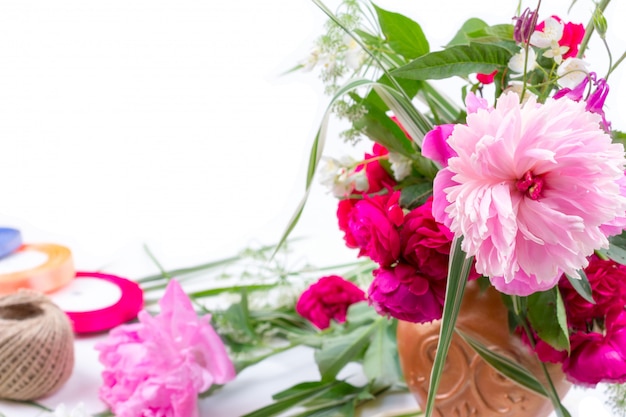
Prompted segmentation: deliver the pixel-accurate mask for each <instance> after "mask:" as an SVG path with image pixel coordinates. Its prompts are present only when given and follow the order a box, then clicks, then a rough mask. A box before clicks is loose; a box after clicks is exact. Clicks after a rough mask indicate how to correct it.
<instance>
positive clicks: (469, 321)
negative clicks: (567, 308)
mask: <svg viewBox="0 0 626 417" xmlns="http://www.w3.org/2000/svg"><path fill="white" fill-rule="evenodd" d="M494 292H495V291H494ZM506 314H507V312H506V308H505V307H504V305H503V304H502V302H501V301H500V298H499V294H497V293H495V294H493V293H491V291H490V293H489V294H484V293H481V292H479V291H478V289H477V288H474V285H471V286H468V289H467V292H466V297H465V298H464V302H463V308H462V310H461V315H460V316H459V320H458V326H459V327H460V328H462V329H463V330H464V331H466V332H470V333H472V336H474V337H480V339H481V341H482V342H483V343H484V344H486V345H487V346H488V347H489V348H490V349H492V350H494V351H497V352H499V353H502V354H505V355H507V356H509V357H510V358H511V359H513V360H514V361H516V362H518V363H521V364H523V365H524V366H525V367H527V368H529V369H530V370H531V372H533V373H534V374H535V375H537V377H538V378H540V379H542V378H541V371H540V365H539V363H538V362H537V361H536V360H535V358H534V354H532V353H530V352H529V351H528V349H527V348H526V347H525V346H523V345H522V343H521V341H520V340H519V338H517V337H515V336H512V335H510V334H509V330H508V325H507V323H506V317H507V316H506ZM439 329H440V325H439V322H433V323H430V324H423V325H420V324H413V323H407V322H400V323H399V325H398V351H399V354H400V361H401V364H402V368H403V372H404V376H405V379H406V382H407V384H408V386H409V388H410V389H411V391H412V392H413V394H414V396H415V397H416V399H417V400H418V403H419V404H420V405H421V406H422V407H424V405H425V403H426V398H427V392H428V385H429V382H430V372H431V369H432V365H433V362H434V357H435V351H436V348H437V342H438V340H439ZM485 333H486V334H485ZM549 370H550V372H551V374H552V375H553V380H554V382H555V384H556V385H557V390H558V391H559V393H560V394H561V395H564V394H565V393H566V392H567V390H568V389H569V383H567V382H566V381H565V378H564V376H563V374H562V372H561V371H560V369H559V368H558V366H552V365H549ZM435 405H436V407H435V413H434V414H435V415H436V416H438V417H449V416H451V417H504V416H506V417H514V416H520V417H521V416H524V417H529V416H532V417H545V416H547V415H548V414H549V413H550V410H551V404H550V402H549V400H547V399H546V398H544V397H542V396H539V395H538V394H535V393H534V392H531V391H528V390H527V389H525V388H523V387H521V386H519V385H518V384H516V383H515V382H513V381H511V380H509V379H507V378H505V377H504V376H503V375H501V374H500V373H498V372H497V371H495V370H494V369H493V368H492V367H491V366H490V365H489V364H487V363H486V362H484V361H483V360H482V358H480V356H478V354H477V353H476V352H474V350H473V349H472V348H471V347H470V346H469V345H467V344H466V343H465V342H464V341H463V340H462V339H461V337H460V336H458V335H456V334H455V335H454V337H453V341H452V344H451V346H450V350H449V352H448V355H447V360H446V365H445V368H444V371H443V375H442V378H441V382H440V386H439V391H438V393H437V396H436V401H435Z"/></svg>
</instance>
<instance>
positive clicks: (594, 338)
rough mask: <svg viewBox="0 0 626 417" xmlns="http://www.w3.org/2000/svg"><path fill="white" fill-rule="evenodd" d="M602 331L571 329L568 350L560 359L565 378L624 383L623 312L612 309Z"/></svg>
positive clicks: (625, 340)
mask: <svg viewBox="0 0 626 417" xmlns="http://www.w3.org/2000/svg"><path fill="white" fill-rule="evenodd" d="M605 327H606V330H605V332H604V333H605V334H604V335H603V334H602V333H596V332H591V333H585V332H575V333H573V334H572V335H571V336H570V342H571V353H570V356H569V358H567V359H566V360H565V361H564V362H563V371H564V372H565V374H566V375H567V378H568V379H569V380H570V381H572V382H574V383H576V384H581V385H587V386H595V385H596V384H598V383H600V382H609V383H624V382H626V311H624V309H623V308H622V309H621V310H618V311H613V312H611V314H609V315H608V316H607V318H606V322H605Z"/></svg>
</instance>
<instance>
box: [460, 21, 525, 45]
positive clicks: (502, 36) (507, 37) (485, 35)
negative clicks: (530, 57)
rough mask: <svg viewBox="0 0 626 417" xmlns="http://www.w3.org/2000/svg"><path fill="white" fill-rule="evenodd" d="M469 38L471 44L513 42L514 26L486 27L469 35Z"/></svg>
mask: <svg viewBox="0 0 626 417" xmlns="http://www.w3.org/2000/svg"><path fill="white" fill-rule="evenodd" d="M467 37H468V40H469V41H470V42H497V41H513V25H510V24H501V25H494V26H484V27H482V28H480V29H477V30H475V31H472V32H470V33H468V34H467ZM517 49H518V50H519V47H517Z"/></svg>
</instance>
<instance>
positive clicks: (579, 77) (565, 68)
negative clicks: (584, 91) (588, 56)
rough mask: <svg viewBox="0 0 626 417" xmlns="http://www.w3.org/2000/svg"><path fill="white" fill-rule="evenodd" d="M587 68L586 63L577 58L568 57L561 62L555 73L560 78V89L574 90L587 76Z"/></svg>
mask: <svg viewBox="0 0 626 417" xmlns="http://www.w3.org/2000/svg"><path fill="white" fill-rule="evenodd" d="M588 66H589V64H588V63H586V62H585V61H583V60H582V59H579V58H574V57H570V58H567V59H566V60H565V61H563V63H562V64H561V65H560V66H559V68H558V69H557V71H556V72H557V74H558V75H559V77H561V78H559V84H560V85H561V87H566V88H574V87H576V86H577V85H578V84H580V83H581V82H582V81H583V80H584V79H585V77H586V76H587V74H589V70H588V69H587V67H588Z"/></svg>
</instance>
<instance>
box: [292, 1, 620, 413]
mask: <svg viewBox="0 0 626 417" xmlns="http://www.w3.org/2000/svg"><path fill="white" fill-rule="evenodd" d="M316 3H317V4H318V5H319V6H320V8H321V9H322V10H323V11H324V12H325V13H326V14H327V15H328V16H329V17H330V19H331V22H332V23H331V25H330V26H329V30H328V33H327V34H325V35H324V36H322V37H321V38H320V39H319V42H318V44H317V45H316V48H315V49H314V51H313V53H312V54H311V55H310V57H309V58H308V59H307V60H305V61H303V63H302V65H301V66H300V67H299V68H301V69H303V70H307V71H308V70H312V69H313V68H315V67H318V68H320V75H321V78H322V80H324V81H325V83H326V85H327V91H328V92H329V93H331V94H333V98H332V100H331V105H330V106H329V110H328V112H327V114H326V116H325V117H326V118H328V117H329V115H330V114H335V115H337V116H339V117H340V118H344V119H347V121H348V124H349V129H348V130H346V131H345V132H343V134H342V135H343V136H344V139H345V140H347V141H351V142H353V143H355V142H357V141H359V140H360V138H363V137H365V138H367V139H369V140H371V141H372V142H373V146H372V147H371V148H370V149H371V150H367V151H366V152H365V154H364V155H363V157H362V158H352V157H341V158H333V157H326V156H323V150H322V148H323V146H324V142H325V140H326V119H325V120H324V122H323V123H322V126H321V127H320V130H319V132H318V135H317V137H316V140H315V143H314V146H313V149H312V152H311V160H310V161H311V162H310V166H309V178H307V180H308V182H307V184H310V182H311V179H312V176H313V173H314V172H315V171H316V170H318V163H320V162H324V163H325V164H324V165H323V166H321V167H319V170H320V173H321V176H322V178H321V182H322V183H324V184H325V185H326V186H328V187H329V189H330V191H331V193H332V194H333V195H334V196H335V197H337V198H338V200H339V201H338V206H337V217H338V225H339V228H340V229H341V230H342V232H343V234H344V239H345V243H346V245H347V246H348V247H350V248H354V249H356V250H358V256H359V257H363V258H367V259H369V260H371V261H373V262H374V263H375V265H376V266H375V268H374V269H373V274H372V280H371V283H370V284H369V289H368V296H367V298H368V302H369V303H370V304H371V305H373V306H374V307H375V309H376V311H377V312H378V313H379V314H381V315H383V316H388V317H392V318H395V319H399V320H404V321H411V322H415V323H426V322H430V321H432V320H438V319H441V320H442V331H441V335H440V341H439V348H438V350H437V355H436V357H435V366H434V369H433V373H432V380H431V385H430V390H429V396H428V403H427V406H426V409H425V410H424V411H425V413H426V415H427V416H429V415H431V413H432V412H433V407H434V396H435V392H436V391H437V387H438V383H439V381H440V377H441V373H442V368H443V361H444V358H445V356H446V353H447V349H448V347H449V343H450V337H451V333H452V332H453V329H454V327H455V322H456V317H457V315H458V310H459V306H460V303H461V300H462V299H463V292H464V288H465V285H466V283H467V282H468V281H471V280H475V279H480V280H482V281H484V280H488V282H489V284H488V285H491V286H493V287H494V288H495V289H496V290H498V291H499V292H500V293H502V295H503V297H505V299H506V304H507V305H508V306H510V310H511V312H510V318H503V320H507V319H508V320H510V326H511V328H513V329H516V330H514V331H517V332H519V333H520V334H521V335H522V338H523V339H524V340H525V342H526V343H527V344H528V348H529V349H532V350H534V351H535V352H536V353H537V356H538V358H539V359H540V360H541V361H543V362H554V363H560V364H562V369H563V371H564V372H565V374H566V375H567V378H568V379H569V380H570V381H571V382H573V383H575V384H579V385H582V386H595V385H597V384H598V383H601V382H603V383H612V384H621V383H624V382H626V372H624V359H625V358H626V356H625V354H626V351H625V350H624V348H625V346H626V345H625V344H624V343H625V342H626V341H624V340H623V339H622V337H623V336H622V335H623V334H624V333H623V331H624V329H625V328H624V327H623V323H624V321H623V317H624V316H623V315H624V311H625V307H626V299H625V298H624V297H623V295H622V287H623V284H622V282H621V279H622V277H623V270H624V267H625V266H624V263H625V262H626V257H624V247H625V245H624V243H626V242H625V241H624V237H623V234H622V233H623V230H624V227H625V226H626V222H625V221H626V217H625V211H624V210H625V208H626V198H625V197H626V192H625V190H626V189H625V188H624V185H625V184H626V183H625V181H626V179H625V177H624V166H625V165H624V164H625V159H624V147H623V139H624V134H623V133H622V132H620V131H618V130H617V129H616V128H615V127H614V125H613V123H612V121H611V120H610V119H611V118H610V117H608V116H607V114H606V113H605V106H604V103H605V100H606V97H607V95H608V93H609V83H608V79H609V77H610V76H611V74H612V73H613V72H614V71H615V69H616V68H617V67H618V65H619V64H620V63H621V61H622V60H623V59H624V57H625V56H626V55H625V54H622V56H621V57H620V58H619V59H618V60H617V61H615V62H613V57H612V53H611V49H610V45H609V41H608V40H607V37H606V34H607V21H606V19H605V17H604V14H603V13H604V10H605V9H606V8H607V6H608V5H609V1H602V2H600V3H598V4H596V5H595V6H594V12H593V14H592V16H591V19H590V21H589V23H588V24H587V25H586V26H585V25H583V24H582V23H579V22H568V21H566V19H563V18H562V17H559V16H557V15H554V14H552V13H553V11H544V8H543V7H542V6H541V2H539V5H537V6H536V7H534V8H527V9H526V10H525V11H523V12H522V11H521V10H520V8H519V7H518V12H517V16H516V17H515V18H513V20H512V21H511V22H506V23H504V24H498V25H488V24H487V23H485V22H483V21H482V20H479V19H475V18H473V19H469V20H467V21H466V22H465V23H464V24H463V26H462V27H461V28H460V29H459V31H458V33H457V34H456V36H455V37H454V38H453V39H452V40H451V41H450V42H449V43H448V44H447V45H445V47H444V48H443V49H441V50H439V51H434V52H433V51H430V47H429V43H428V41H427V39H426V37H425V36H424V34H423V32H422V29H421V27H420V25H419V24H418V23H417V22H415V21H413V20H412V19H410V18H408V17H406V16H404V15H401V14H398V13H394V12H391V11H387V10H384V9H382V8H380V7H378V6H376V5H374V4H370V3H367V2H360V1H356V0H346V1H343V2H342V8H341V9H340V11H339V12H338V13H337V14H334V13H333V12H331V11H330V10H329V9H327V8H326V7H325V6H324V5H323V4H321V3H320V2H317V1H316ZM372 21H374V22H375V24H374V25H373V26H374V27H372ZM594 34H595V35H596V36H599V38H600V39H601V40H602V44H603V45H604V46H605V47H606V50H605V52H606V53H607V55H608V60H609V63H608V67H607V68H605V69H593V70H591V69H590V68H589V64H588V63H587V61H586V60H585V57H586V53H587V46H588V44H589V41H590V39H591V37H592V36H593V35H594ZM601 71H602V72H601ZM600 74H603V75H600ZM451 78H456V79H462V80H463V85H462V86H461V94H460V95H459V97H458V98H459V99H460V100H459V101H460V102H464V103H465V108H462V107H460V106H458V105H457V103H456V102H455V101H454V100H452V99H449V98H448V97H447V96H446V95H445V94H443V93H441V92H440V91H439V90H438V89H437V88H436V87H435V83H434V81H436V80H446V79H451ZM342 80H343V82H342ZM305 198H306V197H305ZM302 207H304V202H303V203H302V204H301V205H300V207H299V209H300V210H301V209H302ZM297 214H299V212H298V213H297ZM295 219H297V216H296V217H295ZM292 227H293V223H292V224H290V227H289V229H291V228H292ZM495 356H497V355H495ZM496 362H497V360H496ZM500 365H502V366H498V365H495V366H496V368H497V369H498V370H499V371H501V372H502V373H503V374H505V375H506V376H507V377H510V378H512V379H513V380H515V381H517V382H519V383H523V382H522V381H521V380H522V378H521V375H522V374H523V373H525V370H523V369H518V370H516V371H514V372H508V373H507V371H505V366H504V360H503V361H502V362H501V364H500ZM543 394H544V395H546V396H548V397H549V398H550V399H551V400H552V402H553V406H554V409H555V412H556V413H557V415H568V412H567V410H566V409H565V408H564V407H563V406H562V404H561V403H560V400H559V397H558V395H557V393H556V392H555V391H554V390H553V389H550V388H547V389H546V390H545V391H544V392H543Z"/></svg>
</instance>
